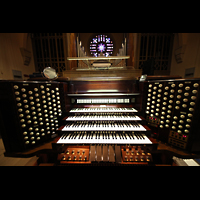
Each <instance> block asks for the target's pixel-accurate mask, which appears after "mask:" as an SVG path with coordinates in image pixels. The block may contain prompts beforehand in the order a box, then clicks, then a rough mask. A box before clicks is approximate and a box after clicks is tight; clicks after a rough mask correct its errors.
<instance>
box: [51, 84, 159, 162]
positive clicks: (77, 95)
mask: <svg viewBox="0 0 200 200" xmlns="http://www.w3.org/2000/svg"><path fill="white" fill-rule="evenodd" d="M128 82H129V81H127V82H126V84H122V82H121V81H119V82H117V84H116V83H115V84H114V86H112V84H113V83H114V81H109V82H107V83H106V82H105V81H92V82H89V81H88V82H87V81H86V82H79V81H71V83H70V84H69V94H68V98H69V100H68V102H71V104H70V106H71V107H70V109H69V111H68V115H67V116H65V117H64V118H63V125H62V126H61V127H59V129H58V132H59V134H60V135H61V136H60V137H59V138H58V139H57V140H56V142H55V143H54V145H53V146H54V148H55V147H56V148H59V147H60V148H61V149H62V148H64V149H65V150H64V152H67V150H66V149H70V146H73V145H79V148H80V147H81V146H80V145H82V146H83V147H86V146H87V145H89V148H90V159H89V161H91V162H102V161H103V162H117V163H121V162H123V160H124V162H127V161H128V160H129V158H127V156H125V157H123V156H121V155H122V146H121V145H123V146H124V145H125V146H127V147H128V148H129V149H132V146H134V147H135V148H136V149H137V147H138V146H140V148H142V147H144V146H146V145H147V146H152V147H151V148H156V146H154V145H153V144H155V141H154V140H153V139H151V138H149V136H148V134H149V132H150V129H149V128H148V127H147V126H146V125H145V121H144V118H143V117H141V116H140V112H141V99H140V97H141V96H140V93H138V91H137V90H136V89H134V86H133V85H134V84H133V82H131V83H130V82H129V83H128ZM88 83H90V84H89V85H88ZM123 83H124V81H123ZM131 86H133V87H132V88H131ZM94 87H95V88H98V87H100V89H101V93H99V92H98V91H100V89H99V88H98V89H95V88H94ZM106 88H110V89H109V90H108V89H106ZM125 88H126V89H125ZM70 90H71V91H70ZM79 91H81V92H79ZM91 91H92V92H91ZM95 91H96V92H95ZM102 91H104V93H102ZM116 91H118V93H117V92H116ZM99 96H101V99H99ZM118 146H119V147H118ZM73 147H74V151H75V149H76V148H75V146H73ZM123 149H124V147H123ZM61 154H62V153H61ZM62 155H63V156H61V155H59V156H58V160H60V163H62V164H66V163H69V162H70V163H71V162H73V163H76V162H80V161H77V156H75V159H74V157H73V156H72V155H71V156H67V158H66V153H64V154H62ZM95 155H96V157H95ZM111 155H112V156H111ZM101 156H102V157H101ZM136 157H137V155H136ZM101 158H102V159H101ZM68 159H69V160H68ZM71 159H72V160H73V161H72V160H71ZM78 159H79V158H78ZM81 160H82V159H81ZM89 161H88V156H87V158H85V162H86V163H87V162H89ZM130 161H138V162H139V161H145V163H146V164H147V163H148V162H150V161H152V158H151V159H149V157H148V158H145V159H144V158H143V157H141V159H140V158H139V157H137V158H135V157H133V156H132V157H131V156H130ZM143 163H144V162H143Z"/></svg>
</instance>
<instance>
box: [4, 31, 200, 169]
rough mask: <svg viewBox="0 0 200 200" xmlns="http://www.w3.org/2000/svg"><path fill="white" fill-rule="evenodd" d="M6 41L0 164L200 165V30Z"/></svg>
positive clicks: (22, 36)
mask: <svg viewBox="0 0 200 200" xmlns="http://www.w3.org/2000/svg"><path fill="white" fill-rule="evenodd" d="M0 44H1V45H0V94H1V97H0V104H1V107H0V121H1V123H0V124H1V132H0V166H75V165H77V166H82V165H85V166H120V165H122V166H135V165H138V166H143V165H149V166H199V165H200V132H199V131H198V118H199V117H200V109H199V106H200V94H199V93H200V89H199V87H200V86H199V84H200V33H0ZM45 69H46V71H45ZM50 71H51V73H55V76H54V75H53V78H51V74H50ZM47 72H49V74H47ZM37 92H38V93H37ZM26 98H27V99H26ZM54 105H55V106H54ZM8 112H9V114H8ZM84 120H85V121H84ZM9 124H12V126H13V127H9ZM95 138H96V139H95ZM124 140H125V141H126V142H125V141H124Z"/></svg>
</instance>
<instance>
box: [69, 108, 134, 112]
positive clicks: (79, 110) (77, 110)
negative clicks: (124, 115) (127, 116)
mask: <svg viewBox="0 0 200 200" xmlns="http://www.w3.org/2000/svg"><path fill="white" fill-rule="evenodd" d="M69 112H78V113H80V112H84V113H85V112H86V113H88V112H97V113H98V112H138V111H137V110H136V109H135V108H115V107H99V108H98V107H97V108H73V109H72V110H70V111H69Z"/></svg>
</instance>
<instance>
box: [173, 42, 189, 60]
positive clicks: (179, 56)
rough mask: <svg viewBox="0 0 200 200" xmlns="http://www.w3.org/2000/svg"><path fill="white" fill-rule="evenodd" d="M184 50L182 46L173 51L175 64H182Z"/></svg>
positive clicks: (184, 46)
mask: <svg viewBox="0 0 200 200" xmlns="http://www.w3.org/2000/svg"><path fill="white" fill-rule="evenodd" d="M185 48H186V45H182V46H180V47H178V48H177V49H175V51H174V55H175V59H176V62H177V63H182V62H183V57H184V53H185Z"/></svg>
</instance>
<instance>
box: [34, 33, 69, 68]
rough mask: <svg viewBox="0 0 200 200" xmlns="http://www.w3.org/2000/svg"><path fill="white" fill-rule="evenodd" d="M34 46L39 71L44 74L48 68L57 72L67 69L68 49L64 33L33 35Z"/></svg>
mask: <svg viewBox="0 0 200 200" xmlns="http://www.w3.org/2000/svg"><path fill="white" fill-rule="evenodd" d="M32 44H33V52H34V59H35V66H36V70H37V71H39V72H42V71H43V69H44V68H45V67H48V66H51V67H52V68H54V69H55V70H56V72H62V71H64V70H65V69H66V67H67V60H66V55H67V52H66V51H67V48H65V34H64V33H33V34H32Z"/></svg>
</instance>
